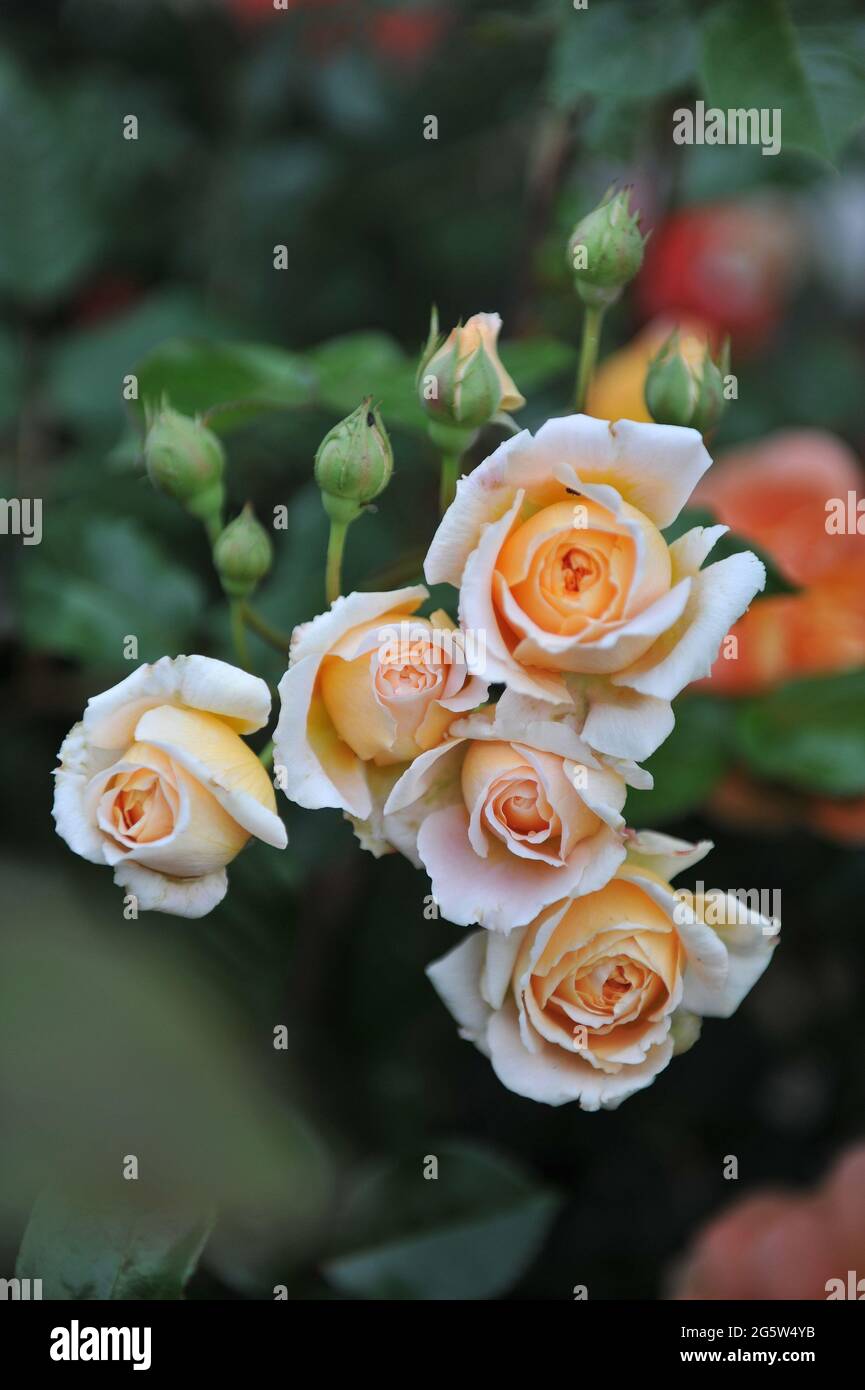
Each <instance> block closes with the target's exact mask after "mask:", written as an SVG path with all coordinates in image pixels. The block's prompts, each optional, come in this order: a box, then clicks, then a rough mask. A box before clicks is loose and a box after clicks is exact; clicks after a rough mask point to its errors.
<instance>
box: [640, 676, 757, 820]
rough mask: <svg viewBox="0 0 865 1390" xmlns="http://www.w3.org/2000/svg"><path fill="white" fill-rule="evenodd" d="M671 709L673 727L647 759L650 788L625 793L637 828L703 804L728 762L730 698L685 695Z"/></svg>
mask: <svg viewBox="0 0 865 1390" xmlns="http://www.w3.org/2000/svg"><path fill="white" fill-rule="evenodd" d="M675 711H676V727H675V728H674V729H673V732H672V733H671V734H670V737H669V738H668V739H667V740H666V742H665V743H662V744H661V747H660V748H659V749H658V751H657V752H656V753H653V754H652V756H651V758H649V759H648V761H647V762H646V763H645V767H646V769H647V771H648V772H651V774H652V776H653V777H654V779H655V785H654V787H653V788H652V790H651V791H648V792H643V791H630V792H629V793H628V820H629V823H630V824H631V825H634V826H636V827H638V828H640V827H642V826H647V827H648V826H654V825H661V824H663V823H664V822H665V821H670V820H675V819H676V818H677V817H679V816H684V815H687V814H688V813H689V812H690V811H694V810H696V809H697V807H699V806H702V805H703V803H704V802H705V800H706V798H707V797H708V796H709V795H710V793H711V792H712V791H713V790H714V788H715V787H716V786H717V784H718V782H719V781H720V780H721V778H722V776H723V775H724V772H725V771H726V769H727V766H728V764H729V762H730V725H731V720H732V717H733V716H732V707H731V705H730V703H729V701H724V700H718V699H715V698H714V697H711V696H706V695H688V696H687V697H686V698H684V699H682V700H680V701H678V702H677V704H676V706H675Z"/></svg>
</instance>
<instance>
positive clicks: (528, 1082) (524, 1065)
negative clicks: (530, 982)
mask: <svg viewBox="0 0 865 1390" xmlns="http://www.w3.org/2000/svg"><path fill="white" fill-rule="evenodd" d="M487 1041H488V1044H489V1052H490V1060H491V1061H492V1064H493V1069H494V1071H495V1073H496V1075H497V1077H498V1078H499V1080H500V1081H501V1082H502V1084H503V1085H504V1086H507V1088H508V1090H509V1091H513V1092H515V1094H516V1095H518V1096H525V1097H527V1099H529V1100H535V1101H540V1102H541V1103H542V1104H545V1105H566V1104H568V1102H570V1101H578V1102H579V1104H580V1108H581V1109H582V1110H600V1109H604V1110H614V1109H616V1108H617V1106H619V1105H621V1103H622V1101H624V1100H627V1098H628V1096H632V1095H634V1094H635V1092H637V1091H642V1090H644V1089H645V1087H646V1086H650V1085H651V1084H652V1082H653V1081H654V1079H655V1077H656V1076H657V1075H658V1073H659V1072H661V1071H663V1069H664V1067H666V1066H667V1064H668V1063H669V1061H670V1058H671V1057H672V1055H673V1044H672V1041H671V1040H670V1039H669V1038H667V1039H666V1040H665V1041H664V1042H663V1043H660V1044H659V1045H658V1046H656V1047H653V1048H652V1049H651V1051H650V1052H649V1054H648V1056H647V1057H646V1058H645V1059H644V1060H643V1061H642V1062H641V1063H640V1064H639V1065H637V1066H629V1067H623V1068H622V1070H621V1071H618V1072H614V1073H608V1072H603V1071H599V1070H598V1069H597V1068H595V1067H593V1066H592V1065H591V1064H590V1063H589V1062H587V1061H585V1059H584V1058H582V1057H580V1056H577V1054H576V1053H573V1052H566V1051H565V1050H564V1049H563V1048H561V1047H556V1046H554V1045H553V1044H551V1043H548V1042H544V1041H543V1040H541V1039H538V1048H537V1051H531V1052H530V1051H528V1050H527V1049H526V1047H525V1046H524V1045H523V1040H522V1037H521V1034H520V1028H519V1022H518V1019H517V1010H516V1006H515V1004H514V1003H513V1001H512V1000H509V1001H508V1003H507V1004H506V1005H505V1007H504V1008H503V1009H501V1010H500V1011H499V1012H498V1013H496V1014H494V1015H493V1017H492V1018H491V1019H490V1021H489V1024H488V1026H487Z"/></svg>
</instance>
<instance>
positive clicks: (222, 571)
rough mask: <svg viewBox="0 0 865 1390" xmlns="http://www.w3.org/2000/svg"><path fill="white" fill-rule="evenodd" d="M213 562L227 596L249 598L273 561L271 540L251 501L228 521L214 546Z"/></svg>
mask: <svg viewBox="0 0 865 1390" xmlns="http://www.w3.org/2000/svg"><path fill="white" fill-rule="evenodd" d="M213 563H214V565H215V566H216V572H217V574H218V575H219V578H220V579H221V581H222V587H223V589H224V590H225V592H226V593H227V594H228V596H229V598H248V597H249V595H250V594H251V593H252V592H253V590H254V589H256V588H257V587H258V585H259V583H260V582H261V580H262V579H263V578H264V576H265V575H266V574H267V573H268V571H269V569H270V566H271V564H272V563H273V544H272V542H271V539H270V536H269V535H268V534H267V532H266V531H265V529H264V527H263V526H262V525H261V522H260V521H258V520H257V518H256V516H255V513H254V512H253V510H252V505H251V503H249V502H247V504H246V506H245V507H244V509H243V511H242V512H241V513H240V515H239V516H236V517H235V518H234V521H230V522H229V523H228V525H227V526H226V528H225V530H224V531H223V532H222V535H221V536H220V537H219V539H218V541H217V542H216V544H215V546H214V547H213Z"/></svg>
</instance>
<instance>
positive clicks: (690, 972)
mask: <svg viewBox="0 0 865 1390" xmlns="http://www.w3.org/2000/svg"><path fill="white" fill-rule="evenodd" d="M709 848H710V846H709V845H708V844H706V843H704V844H701V845H696V846H694V845H688V844H686V843H685V842H684V841H681V840H673V839H671V838H670V837H669V836H666V835H659V834H656V833H652V832H643V834H641V835H631V836H630V838H629V853H628V859H627V861H626V862H625V863H624V864H623V865H622V866H621V867H620V868H619V869H618V870H617V872H616V874H615V876H614V877H613V879H612V880H611V881H610V882H609V883H608V884H607V885H606V886H605V887H604V888H601V889H600V890H599V891H597V892H595V893H588V894H586V895H584V896H582V897H578V898H566V899H565V900H564V901H562V902H558V903H554V904H552V905H551V906H550V907H547V908H545V909H544V910H543V911H542V912H541V913H539V914H538V916H537V917H536V918H535V919H534V921H532V922H530V923H529V924H528V925H527V926H526V927H524V928H522V929H521V930H520V931H515V932H512V933H511V934H510V935H509V936H506V937H502V936H499V935H496V934H494V933H491V932H483V931H482V932H475V933H472V934H471V935H469V936H468V937H466V938H465V939H464V940H463V941H462V942H461V943H460V945H459V946H457V947H456V948H455V950H453V951H451V952H450V953H449V954H448V955H446V956H444V957H443V958H442V959H441V960H438V961H436V962H435V963H434V964H433V965H431V966H430V967H429V968H428V971H427V973H428V974H429V976H430V979H431V980H432V983H433V985H434V986H435V988H436V990H437V991H438V993H439V995H440V996H441V998H442V999H443V1001H444V1003H445V1004H446V1005H447V1007H448V1008H449V1009H450V1011H451V1013H452V1014H453V1016H454V1018H455V1019H456V1021H457V1023H458V1025H459V1030H460V1036H461V1037H463V1038H466V1039H467V1040H469V1041H471V1042H473V1043H474V1044H475V1046H476V1047H477V1048H478V1049H479V1050H480V1051H481V1052H483V1053H484V1054H485V1055H486V1056H488V1057H489V1059H490V1061H491V1062H492V1065H493V1069H494V1071H495V1073H496V1075H497V1076H498V1078H499V1080H500V1081H501V1082H502V1083H503V1084H504V1085H505V1086H506V1087H507V1088H508V1090H511V1091H514V1092H516V1094H517V1095H520V1096H526V1097H527V1098H528V1099H529V1100H536V1101H542V1102H544V1103H545V1104H547V1105H564V1104H566V1103H567V1102H569V1101H577V1102H579V1105H580V1107H581V1109H583V1110H598V1109H601V1108H604V1109H615V1108H616V1107H617V1106H618V1105H620V1104H621V1103H622V1101H623V1100H626V1099H627V1097H628V1096H630V1095H633V1094H634V1093H635V1092H636V1091H640V1090H642V1089H643V1088H644V1087H646V1086H649V1085H650V1084H651V1083H652V1081H653V1080H654V1079H655V1077H656V1076H657V1075H658V1073H659V1072H660V1071H662V1070H663V1069H664V1067H666V1066H667V1064H668V1062H669V1061H670V1059H671V1058H672V1057H673V1056H674V1055H675V1054H676V1053H677V1052H681V1051H684V1050H686V1049H687V1048H688V1047H690V1046H691V1045H692V1044H693V1043H694V1042H695V1041H696V1039H697V1037H698V1036H699V1031H700V1019H701V1018H703V1017H720V1018H727V1017H729V1016H730V1014H732V1013H733V1012H734V1011H735V1009H736V1008H737V1007H738V1005H739V1004H740V1002H741V1000H742V999H743V998H744V996H745V995H746V994H747V993H748V991H749V990H750V989H751V987H752V985H753V984H754V983H755V982H756V981H757V980H758V979H759V977H760V975H761V974H762V973H763V971H764V970H765V968H766V965H767V963H768V961H769V957H770V956H771V953H772V950H773V948H774V946H775V944H776V942H777V933H776V928H775V927H774V926H773V925H772V924H770V923H768V922H767V921H766V919H765V918H763V917H761V916H760V915H759V914H758V913H754V912H752V911H750V909H748V908H747V907H745V905H744V904H742V903H740V902H739V901H738V900H737V899H735V898H728V897H726V895H725V894H723V893H713V894H706V895H705V898H697V897H695V896H694V895H693V894H685V893H681V892H680V893H675V892H674V890H673V889H672V887H671V886H670V883H669V880H670V878H671V877H672V876H673V875H674V874H676V873H679V872H680V871H682V870H684V869H686V868H688V867H690V866H691V865H692V864H695V863H696V862H697V861H698V860H699V859H701V858H702V857H703V855H704V854H705V853H706V852H707V851H708V849H709ZM710 905H711V907H712V913H711V914H710V913H709V911H708V908H709V906H710ZM707 919H708V920H707ZM716 919H720V920H722V921H723V922H724V923H725V925H720V926H712V925H709V921H714V920H716Z"/></svg>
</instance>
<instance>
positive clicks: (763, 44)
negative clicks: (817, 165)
mask: <svg viewBox="0 0 865 1390" xmlns="http://www.w3.org/2000/svg"><path fill="white" fill-rule="evenodd" d="M701 42H702V55H701V62H700V67H701V75H702V83H703V94H704V96H705V99H706V103H707V105H709V106H713V107H719V108H720V109H721V110H723V111H727V110H731V109H740V108H745V109H750V108H757V109H758V110H759V109H764V108H765V109H768V110H770V111H771V110H774V109H779V110H780V111H781V143H782V149H785V150H791V149H798V150H804V151H805V152H806V153H809V154H813V155H817V156H818V157H819V158H821V159H824V160H827V161H829V162H830V163H831V162H834V161H835V160H836V159H837V157H838V155H839V153H840V151H841V149H842V147H843V146H844V144H845V142H846V140H847V137H848V136H849V135H850V133H851V132H852V131H853V130H854V129H855V128H856V127H857V126H858V125H860V124H861V122H862V121H863V120H865V54H863V49H862V28H861V26H860V25H858V24H857V25H855V26H854V25H852V24H850V23H849V22H843V21H842V22H833V23H826V24H823V23H820V22H819V15H818V16H817V20H816V22H815V21H813V20H811V19H807V20H806V22H805V23H803V24H797V25H794V24H793V22H792V20H791V17H790V12H789V10H788V7H787V5H786V4H785V3H784V0H762V3H761V4H758V5H755V4H754V3H753V0H725V3H724V4H721V5H718V6H715V7H714V8H713V9H710V10H709V11H708V12H707V13H706V16H705V18H704V20H703V24H702V33H701Z"/></svg>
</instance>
